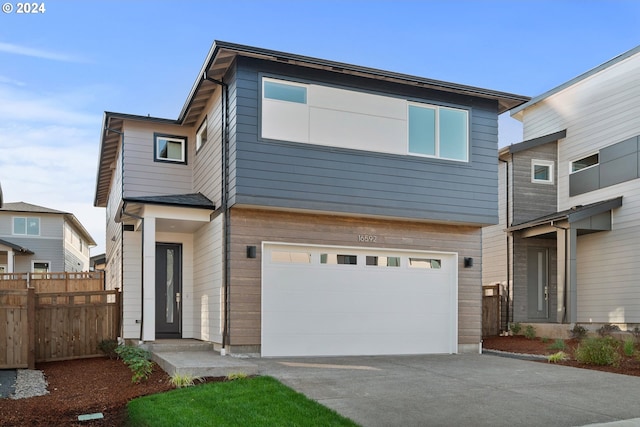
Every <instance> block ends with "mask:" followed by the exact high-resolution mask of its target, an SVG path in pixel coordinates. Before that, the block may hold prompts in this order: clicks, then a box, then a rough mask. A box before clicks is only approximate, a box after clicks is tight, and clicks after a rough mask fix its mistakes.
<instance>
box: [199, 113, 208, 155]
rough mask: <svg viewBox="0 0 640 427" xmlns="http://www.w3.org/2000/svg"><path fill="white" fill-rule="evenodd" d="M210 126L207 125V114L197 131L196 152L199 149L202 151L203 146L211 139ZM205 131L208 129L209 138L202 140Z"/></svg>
mask: <svg viewBox="0 0 640 427" xmlns="http://www.w3.org/2000/svg"><path fill="white" fill-rule="evenodd" d="M208 128H209V127H208V125H207V116H204V120H202V123H200V126H199V127H198V130H197V131H196V153H197V152H198V151H200V149H201V148H202V146H203V145H204V144H206V143H207V141H208V140H209V129H208ZM203 131H207V139H205V140H204V141H203V140H202V133H203Z"/></svg>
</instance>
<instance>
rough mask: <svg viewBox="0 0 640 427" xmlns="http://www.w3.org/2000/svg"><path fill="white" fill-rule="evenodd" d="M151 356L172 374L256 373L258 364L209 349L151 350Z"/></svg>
mask: <svg viewBox="0 0 640 427" xmlns="http://www.w3.org/2000/svg"><path fill="white" fill-rule="evenodd" d="M151 358H152V360H153V361H154V362H156V363H157V364H158V365H159V366H160V367H161V368H162V369H164V371H165V372H166V373H167V374H169V375H170V376H171V375H173V374H178V375H191V376H193V377H203V378H204V377H226V376H228V375H230V374H245V375H256V374H257V373H258V366H257V365H254V364H253V363H250V362H247V361H245V360H239V359H237V358H235V357H231V356H220V354H219V353H216V352H214V351H213V350H209V351H197V350H196V351H164V350H163V351H158V350H151Z"/></svg>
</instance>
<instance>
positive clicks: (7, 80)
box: [0, 76, 26, 86]
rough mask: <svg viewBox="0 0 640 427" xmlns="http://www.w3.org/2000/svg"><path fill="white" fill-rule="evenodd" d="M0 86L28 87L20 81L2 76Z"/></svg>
mask: <svg viewBox="0 0 640 427" xmlns="http://www.w3.org/2000/svg"><path fill="white" fill-rule="evenodd" d="M0 84H8V85H14V86H26V83H24V82H21V81H19V80H15V79H12V78H9V77H5V76H0Z"/></svg>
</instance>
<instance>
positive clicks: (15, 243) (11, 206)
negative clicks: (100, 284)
mask: <svg viewBox="0 0 640 427" xmlns="http://www.w3.org/2000/svg"><path fill="white" fill-rule="evenodd" d="M93 246H96V242H95V241H94V240H93V238H92V237H91V235H90V234H89V232H88V231H87V230H86V229H85V228H84V226H83V225H82V224H81V223H80V221H78V219H77V218H76V217H75V215H73V214H72V213H69V212H62V211H58V210H54V209H49V208H46V207H42V206H36V205H32V204H29V203H24V202H17V203H4V205H3V206H2V207H1V208H0V273H14V272H16V273H26V272H31V273H47V272H80V271H89V249H90V248H91V247H93Z"/></svg>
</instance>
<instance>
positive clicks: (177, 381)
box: [171, 372, 202, 388]
mask: <svg viewBox="0 0 640 427" xmlns="http://www.w3.org/2000/svg"><path fill="white" fill-rule="evenodd" d="M196 381H200V382H202V378H201V377H194V376H193V375H189V374H184V375H180V374H178V373H177V372H176V373H175V374H173V375H171V385H173V386H174V387H175V388H183V387H192V386H193V385H194V384H195V382H196Z"/></svg>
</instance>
